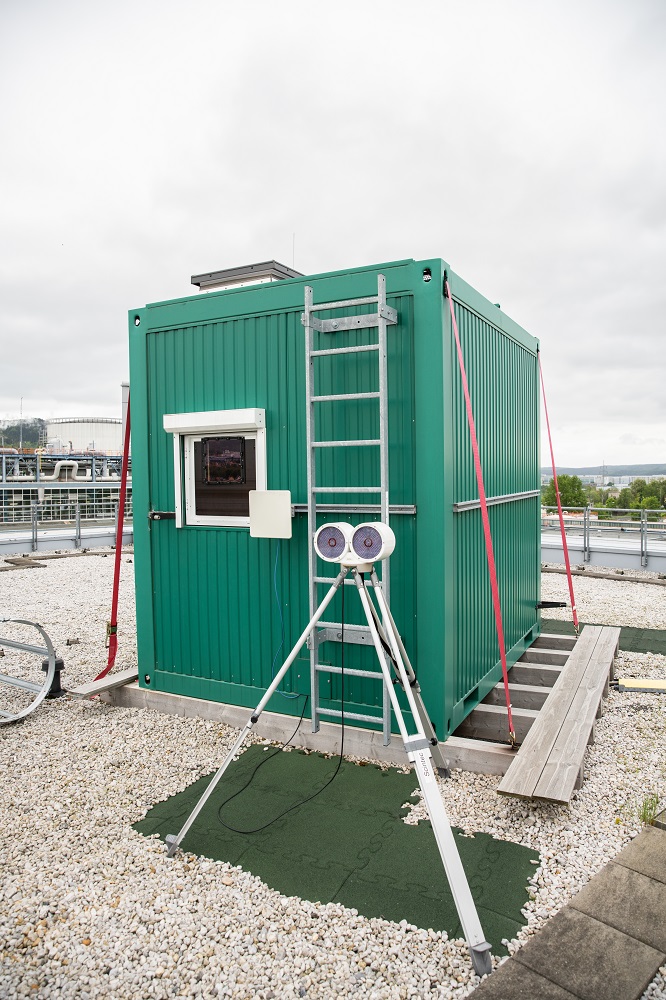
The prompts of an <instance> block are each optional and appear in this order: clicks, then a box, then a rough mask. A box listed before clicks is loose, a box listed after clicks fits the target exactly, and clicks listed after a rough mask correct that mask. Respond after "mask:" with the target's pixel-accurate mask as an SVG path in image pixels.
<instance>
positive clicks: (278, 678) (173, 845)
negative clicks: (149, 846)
mask: <svg viewBox="0 0 666 1000" xmlns="http://www.w3.org/2000/svg"><path fill="white" fill-rule="evenodd" d="M347 572H348V571H347V568H346V567H345V566H343V567H342V569H341V570H340V572H339V573H338V575H337V577H336V578H335V581H334V582H333V583H332V584H331V587H330V589H329V591H328V593H327V594H326V596H325V597H324V599H323V601H322V602H321V604H320V605H319V607H318V608H317V610H316V611H315V613H314V615H313V616H312V618H311V619H310V621H309V622H308V624H307V626H306V628H305V630H304V632H302V634H301V636H300V637H299V639H298V640H297V642H296V645H295V646H294V648H293V649H292V651H291V653H290V654H289V656H288V657H287V659H286V660H285V661H284V663H283V664H282V666H281V667H280V669H279V670H278V672H277V674H276V675H275V677H274V678H273V680H272V681H271V684H270V687H268V688H267V689H266V692H265V694H264V696H263V698H262V699H261V701H260V702H259V704H258V705H257V707H256V708H255V710H254V712H253V713H252V715H251V716H250V718H249V719H248V721H247V723H246V724H245V726H244V728H243V729H242V730H241V732H240V734H239V736H238V739H237V740H236V742H235V743H234V745H233V747H232V748H231V750H230V751H229V753H228V754H227V756H226V758H225V760H224V763H223V764H222V765H221V767H219V768H218V770H217V771H216V772H215V774H214V775H213V777H212V778H211V781H210V783H209V785H208V787H207V788H206V791H205V792H204V793H203V795H202V796H201V798H200V799H199V801H198V802H197V804H196V805H195V807H194V809H193V810H192V812H191V813H190V815H189V816H188V817H187V819H186V820H185V823H184V824H183V826H182V828H181V830H180V832H179V833H178V834H172V833H170V834H169V835H168V836H167V838H166V843H167V857H169V858H172V857H173V856H174V854H175V853H176V851H177V850H178V848H179V847H180V845H181V843H182V841H183V838H184V837H185V835H186V834H187V831H188V830H189V829H190V827H191V826H192V824H193V823H194V821H195V820H196V818H197V816H198V815H199V813H200V812H201V810H202V809H203V807H204V806H205V804H206V802H207V801H208V799H209V798H210V796H211V795H212V794H213V791H214V790H215V787H216V786H217V784H218V782H219V780H220V778H221V777H222V775H223V774H224V772H225V771H226V770H227V768H228V767H229V764H230V763H231V762H232V760H233V759H234V757H235V756H236V754H237V753H238V751H239V750H240V748H241V747H242V745H243V743H244V742H245V739H246V738H247V736H249V734H250V733H251V732H252V730H253V728H254V726H255V724H256V723H257V722H258V720H259V716H260V715H261V713H262V712H263V710H264V709H265V707H266V705H267V704H268V702H269V701H270V699H271V698H272V696H273V695H274V694H275V692H276V691H277V689H278V687H279V686H280V684H281V682H282V679H283V677H284V675H285V674H286V673H287V671H288V670H289V667H290V666H291V665H292V663H293V662H294V660H295V659H296V657H297V656H298V653H299V652H300V650H301V647H302V646H303V645H304V644H305V642H306V641H307V638H308V636H309V635H310V633H311V632H312V630H313V629H314V627H315V625H316V624H317V622H318V621H319V619H320V618H321V616H322V615H323V613H324V611H325V610H326V608H327V607H328V605H329V604H330V602H331V601H332V600H333V597H334V595H335V592H336V591H337V589H338V587H339V586H340V584H341V583H342V582H343V580H344V578H345V576H346V575H347Z"/></svg>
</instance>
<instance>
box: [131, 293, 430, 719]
mask: <svg viewBox="0 0 666 1000" xmlns="http://www.w3.org/2000/svg"><path fill="white" fill-rule="evenodd" d="M392 304H393V303H392ZM396 305H397V307H398V308H399V310H400V315H401V322H400V324H399V326H398V327H397V328H394V329H393V330H392V336H391V339H390V357H389V372H390V376H389V395H390V398H391V400H392V422H391V455H390V461H391V467H392V482H394V483H395V502H401V501H400V499H399V498H400V497H401V496H413V491H414V486H413V468H412V459H411V453H412V446H411V442H412V435H413V421H412V417H411V413H412V398H411V388H410V387H411V385H412V379H411V375H410V371H411V350H412V342H413V340H412V332H411V328H410V321H411V309H410V306H409V299H408V297H404V301H403V300H399V301H398V302H396ZM373 333H374V334H375V339H376V331H367V330H361V331H354V332H351V333H350V334H349V339H348V340H346V341H345V343H346V344H347V343H348V344H349V345H351V344H353V343H361V342H363V341H368V340H371V339H372V335H373ZM320 336H324V335H320ZM330 345H331V338H330V336H329V337H328V338H327V342H326V344H325V346H330ZM147 354H148V382H149V386H150V392H149V397H150V398H149V410H150V443H149V467H150V473H151V482H150V496H151V501H152V505H153V508H154V509H158V510H169V509H173V504H174V487H173V477H174V473H173V446H172V440H171V436H170V435H167V434H165V432H164V430H163V427H162V417H163V414H164V413H179V412H190V411H205V410H217V409H232V408H236V407H237V408H242V407H247V406H259V407H263V408H265V410H266V428H267V458H268V486H269V488H272V489H290V490H291V491H292V498H293V500H294V502H300V503H303V502H304V501H305V497H306V488H305V389H304V378H305V353H304V331H303V327H302V325H301V322H300V310H299V311H291V312H287V313H276V314H272V315H261V316H256V317H254V316H247V317H244V318H242V319H229V320H220V321H218V322H214V323H209V324H204V325H197V326H190V327H182V328H179V329H171V330H161V331H158V332H153V333H150V334H149V335H148V336H147ZM321 360H322V361H324V362H325V363H324V364H322V363H321V362H319V363H318V365H317V371H318V378H317V392H321V393H324V392H327V393H328V392H331V393H332V392H335V393H342V392H352V391H357V390H358V391H370V390H372V389H376V387H377V360H376V356H375V355H374V354H373V355H372V356H371V357H370V359H368V357H367V356H364V355H360V356H343V357H333V358H325V359H321ZM373 361H374V364H373V363H372V362H373ZM320 406H321V409H322V413H321V417H322V419H321V421H320V422H319V424H318V437H319V438H320V439H322V440H325V439H331V438H334V437H335V438H339V437H351V438H355V437H359V438H364V437H374V436H376V434H377V412H378V410H377V405H376V403H375V404H374V406H373V401H367V400H363V401H360V403H359V405H357V406H350V405H349V404H348V403H337V404H335V403H331V404H320ZM369 451H370V450H369V449H361V448H358V449H354V448H346V449H344V450H342V454H341V453H340V451H338V452H337V454H336V455H335V456H332V455H331V453H330V451H327V452H324V453H323V454H322V470H321V473H322V474H321V476H320V482H321V483H322V484H323V483H325V482H328V483H330V484H331V485H335V484H340V485H353V484H359V485H363V484H367V485H371V484H373V483H377V482H378V479H379V477H378V471H377V468H376V464H377V463H376V460H375V456H374V454H370V455H369ZM373 451H374V449H373ZM333 463H335V473H334V472H333ZM326 466H328V468H327V467H326ZM327 477H328V478H327ZM326 499H327V502H329V498H328V497H327V498H326ZM336 499H337V500H338V501H342V502H345V503H353V502H356V501H359V502H367V496H363V495H359V496H358V497H356V496H354V495H350V494H344V495H342V494H341V495H340V496H339V497H337V498H336V497H335V496H332V497H331V498H330V502H335V501H336ZM331 519H332V517H331V515H328V516H324V515H322V516H321V517H320V521H321V523H323V522H325V521H326V520H331ZM349 519H350V520H352V521H353V523H359V522H360V521H362V520H363V519H364V518H363V516H361V515H358V516H352V517H350V518H349ZM413 520H414V519H413V518H401V519H399V521H400V522H402V523H396V524H395V525H394V527H395V530H396V533H397V535H398V538H399V554H397V555H396V585H395V588H394V600H395V601H396V607H399V608H400V609H401V616H402V617H404V618H405V620H406V622H407V627H406V637H407V638H408V641H409V642H410V644H412V645H414V633H413V617H414V616H413V610H412V608H413V600H414V575H413V559H412V552H413V544H412V543H410V538H409V536H410V533H413V529H414V525H413ZM305 535H306V517H305V515H297V517H296V518H295V519H294V538H293V539H292V541H291V542H287V543H282V545H281V547H280V554H279V556H278V557H277V569H276V545H277V543H276V542H274V541H269V540H260V539H253V538H250V536H249V532H248V531H247V529H245V530H243V529H220V528H214V527H203V526H198V527H195V528H185V529H179V530H177V529H176V528H175V525H174V522H173V521H166V520H165V521H163V522H153V525H152V528H151V539H152V560H153V566H152V572H153V579H154V580H155V581H158V582H159V585H158V586H156V587H155V591H154V628H155V660H156V666H155V670H154V671H153V675H152V677H151V681H150V686H151V688H153V689H155V688H157V689H160V690H167V691H170V692H173V693H183V694H189V695H193V696H195V697H204V698H214V699H217V700H225V701H231V702H233V703H235V704H245V705H254V704H256V702H257V701H258V697H259V693H260V692H261V690H262V689H264V688H265V687H267V686H268V684H269V683H270V680H271V665H272V663H273V661H274V659H275V656H276V652H277V650H278V649H279V647H280V644H281V640H282V622H281V616H280V609H279V605H278V601H277V598H276V595H275V592H274V578H273V576H274V573H276V574H277V584H278V586H277V589H278V593H279V595H280V599H281V603H282V605H283V607H284V612H283V614H284V623H285V637H284V646H283V655H282V657H281V658H280V657H279V656H278V659H277V661H276V669H277V668H278V667H279V666H280V664H281V662H282V659H284V656H285V655H286V653H287V652H288V651H289V650H290V648H291V646H292V644H293V642H294V641H295V640H296V638H297V637H298V635H299V634H300V633H301V631H302V630H303V627H304V625H305V623H306V621H307V619H308V589H307V559H306V551H307V549H306V546H307V539H306V537H305ZM320 571H321V575H330V566H326V565H325V564H324V563H320ZM324 592H325V588H322V590H321V594H322V596H323V594H324ZM346 596H347V598H348V599H347V608H346V619H347V621H349V622H352V623H357V624H361V622H362V619H361V614H360V607H359V606H358V605H359V602H358V600H357V598H356V595H355V594H353V593H350V592H349V589H348V590H347V592H346ZM337 602H338V607H337V611H336V614H337V615H338V616H339V614H340V607H339V603H340V602H339V598H338V599H337ZM405 604H406V605H407V608H406V609H405ZM404 610H406V611H407V613H406V614H405V615H402V612H403V611H404ZM301 655H302V659H301V660H300V661H299V664H300V665H299V666H298V667H297V669H296V670H295V671H292V673H291V674H290V678H289V681H288V683H287V684H286V685H285V687H286V689H287V690H290V685H293V687H294V690H296V691H298V692H302V693H304V694H305V693H307V692H308V691H309V659H307V656H308V654H307V650H304V651H303V653H302V654H301ZM373 656H374V653H373V651H371V650H368V649H364V648H362V647H358V646H351V647H346V648H345V662H346V665H347V666H348V667H365V668H368V667H370V668H371V669H372V668H373V667H374V665H373V662H372V657H373ZM321 659H322V661H323V662H331V663H339V660H340V649H339V647H338V646H337V645H335V644H328V645H327V646H326V647H324V648H323V650H322V656H321ZM144 683H145V682H144ZM339 686H340V682H339V679H338V678H336V677H335V676H333V675H331V676H330V677H325V678H322V680H321V697H322V705H323V706H324V707H326V706H329V705H333V703H337V700H338V699H339V696H340V693H339ZM345 691H346V701H347V705H348V707H350V708H351V706H352V704H355V705H357V706H358V707H359V709H362V708H368V707H373V706H375V707H377V708H379V707H380V706H381V685H379V684H377V683H373V682H368V681H364V680H363V679H359V678H351V677H348V678H347V680H346V684H345ZM272 707H273V708H274V709H275V708H277V707H279V708H280V710H281V711H286V712H296V713H299V712H300V709H301V707H302V701H301V702H299V703H298V707H297V708H296V707H294V703H293V702H291V703H290V702H288V701H284V702H280V701H279V699H276V700H275V702H274V704H273V705H272Z"/></svg>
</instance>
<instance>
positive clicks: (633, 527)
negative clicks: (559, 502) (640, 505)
mask: <svg viewBox="0 0 666 1000" xmlns="http://www.w3.org/2000/svg"><path fill="white" fill-rule="evenodd" d="M541 510H542V515H541V531H542V533H545V532H558V533H559V530H560V522H559V517H558V516H557V507H550V506H542V508H541ZM544 511H545V512H546V513H545V514H544V513H543V512H544ZM551 511H552V512H553V513H552V514H551V513H550V512H551ZM572 514H573V515H574V516H571V515H572ZM595 515H596V516H595ZM619 515H628V516H625V517H622V516H619ZM564 527H565V531H566V533H567V535H574V534H575V535H580V534H582V537H583V561H584V562H590V558H591V554H590V539H591V536H592V535H593V534H594V535H595V536H596V537H597V538H599V537H601V538H636V539H637V540H638V541H640V559H641V566H647V564H648V555H649V548H648V545H649V542H650V541H654V540H659V541H666V510H664V509H663V508H662V509H661V510H637V509H635V508H629V507H622V508H620V507H567V509H566V510H565V511H564Z"/></svg>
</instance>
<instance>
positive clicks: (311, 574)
mask: <svg viewBox="0 0 666 1000" xmlns="http://www.w3.org/2000/svg"><path fill="white" fill-rule="evenodd" d="M304 306H305V311H304V313H303V326H304V328H305V407H306V409H305V436H306V443H307V448H306V451H307V491H308V500H307V503H308V543H307V544H308V598H309V608H310V615H313V614H314V609H315V608H316V607H317V583H316V577H317V553H316V551H315V547H314V545H313V544H312V542H313V539H314V536H315V532H316V530H317V494H316V489H315V485H316V479H317V464H316V463H317V458H316V453H315V450H314V447H313V442H314V439H315V404H314V402H313V396H314V395H315V378H314V362H313V359H312V350H313V347H314V329H313V325H312V309H313V292H312V286H311V285H306V286H305V302H304ZM308 645H309V647H310V705H311V728H312V732H313V733H317V732H319V674H318V672H317V666H318V664H319V644H318V643H316V642H312V640H311V639H310V640H309V642H308Z"/></svg>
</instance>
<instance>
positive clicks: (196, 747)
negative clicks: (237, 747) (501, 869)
mask: <svg viewBox="0 0 666 1000" xmlns="http://www.w3.org/2000/svg"><path fill="white" fill-rule="evenodd" d="M132 558H133V557H132V556H129V557H128V556H124V557H123V573H124V577H123V584H122V592H121V609H122V613H121V620H120V629H119V635H120V652H119V656H118V666H119V667H121V668H122V667H128V666H131V665H132V664H133V663H134V662H135V657H136V649H135V645H134V639H133V587H132V578H131V571H132V566H131V565H129V561H130V560H131V559H132ZM112 569H113V560H112V559H111V558H109V557H107V558H102V557H100V556H84V557H79V558H76V559H63V560H53V561H49V562H48V563H47V566H46V568H44V569H30V570H28V569H21V570H17V571H15V572H8V573H0V617H13V616H16V617H24V618H34V619H36V620H38V621H40V622H41V623H42V624H43V625H44V627H45V628H46V630H47V632H48V633H49V634H50V635H51V638H52V639H53V641H54V643H55V644H56V647H57V649H58V652H59V653H60V655H62V656H63V657H64V658H65V660H66V664H67V670H66V673H65V674H64V677H63V680H64V683H65V685H66V686H74V685H75V684H77V683H80V682H82V681H84V680H89V679H91V678H92V676H94V674H95V673H96V672H97V671H98V669H99V668H100V667H101V666H102V665H103V663H104V662H105V658H106V654H105V651H104V648H103V647H104V631H105V622H106V620H107V618H108V606H109V602H110V593H111V577H112ZM579 579H580V578H577V579H576V581H575V583H576V592H577V595H578V605H579V610H580V615H581V618H582V619H583V620H588V621H589V620H591V621H598V622H607V623H609V624H631V625H637V624H643V625H645V626H647V627H650V626H651V627H664V619H665V617H666V615H665V613H664V604H665V603H666V594H664V592H663V590H662V588H659V587H652V586H649V585H642V584H625V583H621V582H615V581H610V582H609V581H603V580H592V579H589V580H583V581H582V583H583V584H584V586H580V585H579V583H578V581H579ZM562 587H564V588H566V579H565V578H564V577H559V576H555V575H551V574H548V575H545V576H544V594H543V596H544V597H545V598H547V597H550V596H551V594H552V597H553V599H555V598H557V597H559V594H560V593H563V591H562ZM67 638H79V640H80V642H79V644H78V645H74V646H72V647H70V648H67V647H66V646H65V640H66V639H67ZM11 655H14V654H11ZM10 658H11V656H10V652H9V651H7V655H6V657H4V658H3V659H2V667H1V669H2V671H3V672H5V673H8V672H10V670H9V669H8V666H10ZM11 662H12V663H15V664H18V659H17V660H12V661H11ZM620 671H621V673H623V674H625V675H626V674H632V675H636V676H658V677H666V657H662V656H656V655H653V654H637V653H632V654H627V653H624V654H621V663H620ZM0 697H4V689H0ZM233 733H234V731H233V730H230V729H228V728H227V727H225V726H222V725H220V724H214V723H210V722H204V721H201V720H195V719H181V718H173V717H170V716H164V715H159V714H157V713H155V712H149V711H142V710H139V709H118V708H111V707H108V706H105V705H103V704H101V703H99V702H97V701H95V702H78V701H73V700H71V699H69V698H67V699H61V700H59V701H57V702H49V703H47V704H45V705H44V706H43V707H41V708H40V709H38V710H37V712H36V713H35V714H34V715H32V716H30V717H29V718H28V719H27V720H26V721H25V722H24V723H23V724H21V725H19V726H7V727H3V728H0V782H2V788H3V795H2V797H1V799H0V831H1V832H0V996H2V997H8V998H10V997H22V996H31V997H37V998H46V997H77V998H79V997H80V998H83V1000H86V998H88V997H90V998H92V997H95V996H103V997H107V996H108V997H118V998H125V997H127V998H130V997H132V998H144V997H145V998H149V997H155V998H165V1000H166V998H171V997H175V996H203V997H217V996H220V997H234V998H247V1000H249V998H259V1000H267V998H270V997H274V998H283V997H284V998H290V997H301V996H305V997H308V998H313V1000H314V998H322V1000H330V998H333V997H348V996H349V997H352V996H353V997H368V998H376V1000H379V998H382V1000H383V998H387V1000H388V998H391V1000H393V998H405V997H418V998H421V997H423V998H440V1000H442V998H445V997H446V998H453V997H464V996H467V995H468V994H469V992H470V991H471V989H472V988H473V987H474V985H475V984H476V982H477V981H478V980H476V978H475V977H474V976H473V974H472V973H471V968H470V963H469V959H468V955H467V950H466V947H465V946H464V943H463V942H461V941H449V940H448V939H447V938H446V935H444V934H441V933H434V932H432V931H425V930H421V929H418V928H414V927H412V926H409V925H407V924H404V923H403V924H394V923H391V922H389V921H385V920H378V919H377V920H376V919H373V920H369V919H367V918H365V917H362V916H359V915H358V914H357V913H356V912H355V911H353V910H349V909H346V908H345V907H343V906H340V905H338V904H327V905H321V904H319V903H312V902H308V901H304V900H300V899H297V898H285V897H283V896H281V895H280V894H279V893H277V892H274V891H273V890H270V889H268V888H266V886H264V885H263V884H262V883H261V882H260V881H259V879H257V878H255V877H254V876H252V875H249V874H248V873H246V872H243V871H242V870H241V869H239V868H233V867H232V866H230V865H228V864H224V863H218V862H210V861H206V860H205V859H199V858H195V857H192V856H186V857H184V858H180V859H177V860H175V861H169V860H167V859H166V858H165V856H164V850H163V845H162V844H161V843H160V842H159V841H157V840H155V839H147V838H145V837H142V836H140V835H139V834H137V833H135V832H134V831H133V830H132V829H131V824H132V823H133V822H135V821H136V820H138V819H140V818H141V817H142V816H143V815H144V814H145V812H146V809H147V808H148V807H149V806H150V805H152V804H153V803H154V802H155V801H158V800H161V799H164V798H166V797H167V796H169V795H171V794H173V793H175V792H177V791H180V790H181V789H183V788H184V787H185V786H186V785H188V784H190V783H191V781H192V780H194V779H195V778H196V777H198V776H199V775H201V774H204V773H207V772H208V771H210V770H211V769H212V768H213V767H214V766H215V765H217V764H218V763H219V761H220V760H221V759H222V757H223V755H224V752H225V749H226V748H227V747H228V746H229V745H230V742H231V739H232V737H233ZM665 742H666V713H664V711H663V701H662V702H660V700H659V697H658V696H655V695H633V694H618V693H611V695H610V698H609V701H608V710H607V712H606V714H605V715H604V716H603V718H602V719H600V720H599V721H598V723H597V734H596V742H595V744H594V745H593V746H592V747H591V748H590V750H589V753H588V757H587V762H586V780H585V783H584V785H583V788H582V789H581V790H580V791H579V792H577V793H575V795H574V798H573V800H572V803H571V806H570V807H569V808H566V807H557V806H550V805H546V804H540V805H529V804H526V803H522V802H520V801H518V800H512V799H505V798H502V797H500V796H498V795H497V794H496V791H495V790H496V787H497V784H498V779H497V778H495V777H491V776H479V775H472V774H467V773H465V772H461V771H456V772H454V775H453V777H452V779H451V780H449V781H447V782H443V783H442V785H441V787H442V794H443V796H444V799H445V802H446V806H447V809H448V811H449V815H450V817H451V819H452V821H453V822H454V823H456V824H458V825H460V826H462V827H463V829H464V830H465V831H466V832H468V833H473V832H474V831H477V830H479V831H484V832H487V833H491V834H493V835H495V836H498V837H503V838H506V839H510V840H513V841H516V842H519V843H522V844H524V845H526V846H528V847H531V848H533V849H534V850H535V851H539V852H540V854H541V856H542V859H543V863H542V864H541V866H540V867H538V868H537V869H535V874H534V878H533V880H532V887H531V896H532V898H531V899H530V901H529V903H528V905H527V906H526V910H525V913H526V917H527V926H526V928H525V929H524V930H523V931H522V932H521V934H520V937H519V941H516V942H512V943H511V944H510V950H512V951H513V950H515V948H516V947H518V946H519V944H520V943H521V942H523V941H524V940H526V939H527V938H528V937H529V936H530V935H531V934H532V933H534V931H535V930H537V929H538V928H539V927H541V926H542V925H543V924H544V922H545V921H546V920H547V918H548V917H549V916H550V915H551V914H552V913H554V912H555V911H556V910H557V909H559V908H560V907H561V906H562V905H563V904H564V903H566V902H567V901H568V900H569V899H570V898H571V896H572V895H573V893H575V892H576V891H577V890H578V889H579V888H580V887H581V886H583V885H584V884H585V883H586V882H587V881H588V880H589V878H590V877H591V876H592V875H593V874H595V873H596V872H597V871H599V870H600V869H601V868H602V867H603V866H604V865H605V864H606V863H607V862H608V861H609V860H610V859H611V858H613V857H614V856H615V855H616V854H617V852H618V851H619V850H620V849H621V848H622V847H623V846H624V844H626V843H627V842H628V840H629V839H630V838H631V837H632V836H634V835H635V834H636V833H637V832H638V829H639V822H638V817H637V810H638V807H639V805H640V803H641V801H642V800H643V798H644V797H645V795H646V794H648V793H649V792H656V793H657V794H658V795H659V796H660V797H661V801H662V805H664V804H666V767H665V764H664V745H665ZM420 815H422V806H421V805H420V804H419V805H416V806H414V807H413V808H412V811H411V815H410V817H409V818H408V819H410V820H411V821H416V819H418V817H419V816H420ZM665 973H666V969H665V970H662V973H661V974H660V975H658V976H657V977H656V979H655V981H654V982H653V983H652V985H651V986H650V988H649V989H648V991H647V992H646V994H645V996H646V998H647V997H649V998H650V1000H666V987H665V985H664V974H665Z"/></svg>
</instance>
